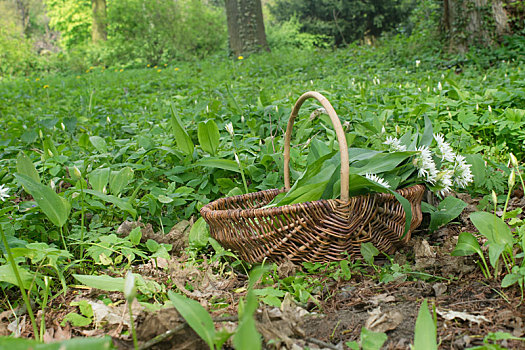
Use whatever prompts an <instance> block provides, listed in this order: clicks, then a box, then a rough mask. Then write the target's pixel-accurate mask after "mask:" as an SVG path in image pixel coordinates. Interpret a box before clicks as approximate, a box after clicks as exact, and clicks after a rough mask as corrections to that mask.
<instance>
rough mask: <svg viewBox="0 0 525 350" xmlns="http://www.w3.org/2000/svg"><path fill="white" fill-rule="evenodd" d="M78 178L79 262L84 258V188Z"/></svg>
mask: <svg viewBox="0 0 525 350" xmlns="http://www.w3.org/2000/svg"><path fill="white" fill-rule="evenodd" d="M82 182H83V180H82V178H80V260H82V259H83V258H84V220H85V210H86V209H85V203H84V186H83V184H82Z"/></svg>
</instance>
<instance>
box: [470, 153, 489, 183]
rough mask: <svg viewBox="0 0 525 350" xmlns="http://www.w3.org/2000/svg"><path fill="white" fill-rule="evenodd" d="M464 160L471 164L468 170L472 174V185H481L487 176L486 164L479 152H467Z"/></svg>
mask: <svg viewBox="0 0 525 350" xmlns="http://www.w3.org/2000/svg"><path fill="white" fill-rule="evenodd" d="M465 160H466V161H467V163H468V164H470V165H471V168H470V170H471V171H472V175H473V176H474V185H475V186H476V187H483V186H484V185H485V182H486V177H487V175H486V174H487V166H486V165H485V161H484V160H483V157H482V156H481V154H467V155H465Z"/></svg>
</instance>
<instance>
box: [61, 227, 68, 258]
mask: <svg viewBox="0 0 525 350" xmlns="http://www.w3.org/2000/svg"><path fill="white" fill-rule="evenodd" d="M60 237H62V244H63V245H64V250H65V251H66V252H68V253H69V250H68V249H67V245H66V240H65V239H64V230H63V229H62V226H60Z"/></svg>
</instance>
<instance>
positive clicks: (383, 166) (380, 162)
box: [350, 151, 417, 175]
mask: <svg viewBox="0 0 525 350" xmlns="http://www.w3.org/2000/svg"><path fill="white" fill-rule="evenodd" d="M416 153H417V152H409V151H405V152H391V153H378V154H376V155H374V156H373V157H371V158H369V159H366V160H362V161H358V162H355V163H354V164H352V166H351V167H350V172H351V173H352V174H358V175H365V174H367V173H372V174H379V173H383V172H387V171H391V170H393V169H395V168H396V167H397V166H398V165H399V164H401V163H402V162H403V161H405V160H406V159H408V158H410V157H412V156H413V155H415V154H416Z"/></svg>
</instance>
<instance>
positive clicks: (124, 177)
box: [109, 166, 133, 196]
mask: <svg viewBox="0 0 525 350" xmlns="http://www.w3.org/2000/svg"><path fill="white" fill-rule="evenodd" d="M132 179H133V169H131V168H130V167H129V166H127V167H125V168H122V169H120V170H119V171H115V172H113V171H112V172H111V176H110V179H109V190H110V191H111V194H113V195H115V196H118V195H119V194H120V193H121V192H122V190H123V189H124V187H126V186H127V185H128V184H129V182H130V181H131V180H132Z"/></svg>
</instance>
